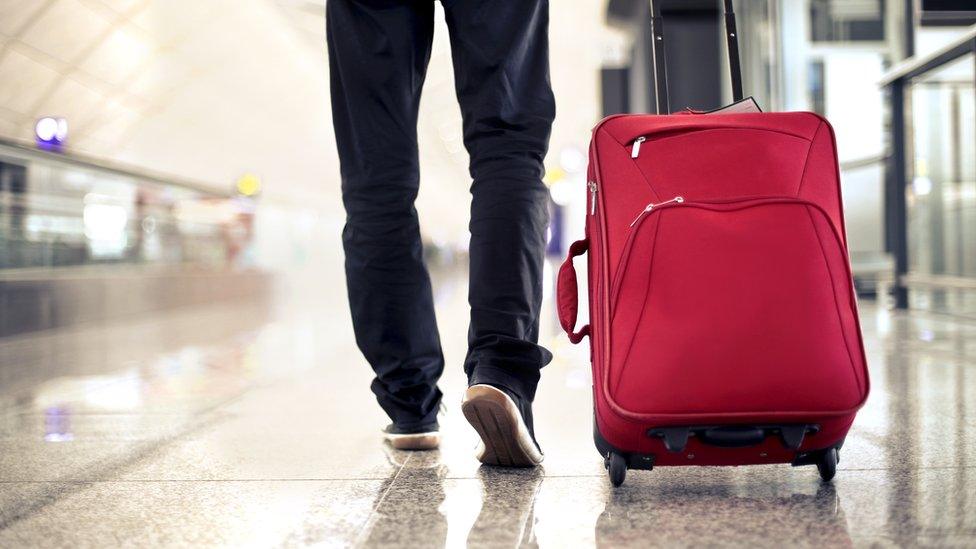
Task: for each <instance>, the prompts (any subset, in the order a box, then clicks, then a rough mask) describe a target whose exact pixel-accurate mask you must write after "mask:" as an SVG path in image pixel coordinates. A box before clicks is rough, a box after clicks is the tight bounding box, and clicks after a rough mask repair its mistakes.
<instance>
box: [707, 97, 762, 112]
mask: <svg viewBox="0 0 976 549" xmlns="http://www.w3.org/2000/svg"><path fill="white" fill-rule="evenodd" d="M750 112H763V110H762V109H761V108H759V103H756V100H755V99H754V98H753V97H752V96H751V95H750V96H749V97H746V98H745V99H741V100H739V101H736V102H735V103H732V104H729V105H726V106H724V107H719V108H717V109H715V110H711V111H704V112H699V113H698V114H744V113H750Z"/></svg>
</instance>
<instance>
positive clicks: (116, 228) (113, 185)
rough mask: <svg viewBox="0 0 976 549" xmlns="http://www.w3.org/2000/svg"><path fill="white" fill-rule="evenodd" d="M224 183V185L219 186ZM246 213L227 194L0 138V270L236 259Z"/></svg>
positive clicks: (244, 241) (247, 225) (247, 226)
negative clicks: (0, 139)
mask: <svg viewBox="0 0 976 549" xmlns="http://www.w3.org/2000/svg"><path fill="white" fill-rule="evenodd" d="M229 187H230V185H228V188H229ZM252 213H253V212H252V209H251V207H250V204H249V203H248V202H246V201H241V200H238V199H236V198H235V197H234V196H233V195H232V193H231V192H229V191H228V192H226V193H222V192H216V191H214V190H213V189H212V187H208V186H207V185H204V184H201V183H198V182H195V181H190V180H186V179H181V178H177V177H170V176H164V175H160V174H154V173H147V172H142V171H138V170H134V169H131V168H128V167H125V166H120V165H117V164H111V163H106V162H104V161H99V160H96V159H90V158H83V157H78V156H72V155H62V154H54V153H49V152H44V151H39V150H36V149H33V148H31V147H27V146H24V145H21V144H18V143H14V142H7V141H0V273H5V275H4V276H8V275H12V273H11V271H10V270H11V269H17V270H23V269H50V268H54V267H76V266H82V265H105V264H123V263H124V264H142V265H188V264H189V265H203V266H226V265H228V264H233V263H237V262H239V258H240V257H242V256H243V255H244V254H243V253H242V251H243V250H244V248H246V246H247V245H248V241H249V239H250V233H251V221H252V219H251V218H252V217H253V215H252Z"/></svg>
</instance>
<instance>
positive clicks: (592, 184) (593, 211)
mask: <svg viewBox="0 0 976 549" xmlns="http://www.w3.org/2000/svg"><path fill="white" fill-rule="evenodd" d="M586 186H587V188H589V189H590V215H596V191H597V187H596V181H587V182H586Z"/></svg>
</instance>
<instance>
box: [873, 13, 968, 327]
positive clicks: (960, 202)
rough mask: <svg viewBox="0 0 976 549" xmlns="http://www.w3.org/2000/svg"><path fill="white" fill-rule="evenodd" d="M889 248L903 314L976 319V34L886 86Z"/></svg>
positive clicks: (915, 63)
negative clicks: (889, 118)
mask: <svg viewBox="0 0 976 549" xmlns="http://www.w3.org/2000/svg"><path fill="white" fill-rule="evenodd" d="M883 83H884V85H885V86H887V87H888V89H889V93H890V97H891V104H892V123H891V128H892V135H891V138H892V151H893V154H892V158H891V162H890V163H889V165H888V170H887V172H888V190H887V191H886V199H887V206H886V210H887V212H886V219H887V221H888V224H887V225H888V226H887V233H888V234H887V243H888V245H889V247H890V248H891V250H892V252H893V253H894V255H895V258H896V261H895V263H896V278H895V281H894V295H895V298H896V302H897V304H898V306H899V307H912V308H919V309H925V310H933V311H937V312H945V313H952V314H960V315H966V316H976V94H974V87H976V86H974V84H976V27H974V28H973V29H971V30H970V31H969V32H967V33H965V34H963V35H962V36H961V37H960V38H959V39H958V40H956V41H955V42H953V43H951V44H949V45H947V46H946V47H944V48H942V49H941V50H939V51H936V52H934V53H932V54H930V55H927V56H924V57H921V58H918V59H911V60H908V61H906V62H904V63H902V64H901V65H899V66H897V67H895V68H894V69H893V70H892V72H891V73H889V74H888V75H887V76H886V77H885V79H884V81H883Z"/></svg>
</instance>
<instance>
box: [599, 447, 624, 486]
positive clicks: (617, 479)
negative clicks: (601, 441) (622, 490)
mask: <svg viewBox="0 0 976 549" xmlns="http://www.w3.org/2000/svg"><path fill="white" fill-rule="evenodd" d="M604 462H605V465H606V467H607V473H609V474H610V484H613V485H614V486H620V485H621V484H623V483H624V478H626V477H627V460H626V459H624V456H622V455H620V454H616V453H613V452H611V453H610V454H609V455H607V458H606V460H604Z"/></svg>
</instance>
